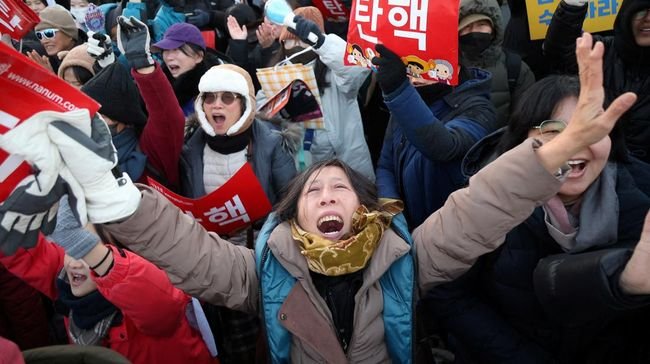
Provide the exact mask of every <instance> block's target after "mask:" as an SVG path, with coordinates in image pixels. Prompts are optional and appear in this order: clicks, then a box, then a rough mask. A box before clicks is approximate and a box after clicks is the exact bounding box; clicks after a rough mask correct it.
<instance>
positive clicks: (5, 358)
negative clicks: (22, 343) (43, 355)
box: [0, 337, 25, 364]
mask: <svg viewBox="0 0 650 364" xmlns="http://www.w3.org/2000/svg"><path fill="white" fill-rule="evenodd" d="M0 353H2V355H0V364H25V360H24V359H23V354H21V353H20V349H18V346H17V345H16V344H14V343H12V342H11V341H9V340H7V339H5V338H3V337H0Z"/></svg>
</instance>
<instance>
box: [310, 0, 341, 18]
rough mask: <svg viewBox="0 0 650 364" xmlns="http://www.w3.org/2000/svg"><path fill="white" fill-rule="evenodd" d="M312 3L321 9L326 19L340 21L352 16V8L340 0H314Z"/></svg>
mask: <svg viewBox="0 0 650 364" xmlns="http://www.w3.org/2000/svg"><path fill="white" fill-rule="evenodd" d="M312 4H313V5H314V6H315V7H316V8H317V9H318V10H320V12H321V14H323V19H325V21H330V22H334V23H340V22H344V21H347V20H348V19H349V18H350V10H349V9H348V8H347V7H346V6H345V5H344V4H343V2H342V1H340V0H313V1H312Z"/></svg>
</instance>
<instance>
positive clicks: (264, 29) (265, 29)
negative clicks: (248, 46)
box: [255, 19, 282, 48]
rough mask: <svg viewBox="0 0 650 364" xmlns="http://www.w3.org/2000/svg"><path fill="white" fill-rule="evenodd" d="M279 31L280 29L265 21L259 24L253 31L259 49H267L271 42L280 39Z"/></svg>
mask: <svg viewBox="0 0 650 364" xmlns="http://www.w3.org/2000/svg"><path fill="white" fill-rule="evenodd" d="M281 30H282V27H280V26H278V25H275V24H271V23H268V22H267V20H266V19H265V20H264V22H263V23H261V24H260V26H259V27H257V30H256V31H255V35H257V41H258V42H259V44H260V47H262V48H268V47H270V46H271V45H273V42H275V40H276V39H278V38H279V37H280V31H281Z"/></svg>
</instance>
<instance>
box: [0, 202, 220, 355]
mask: <svg viewBox="0 0 650 364" xmlns="http://www.w3.org/2000/svg"><path fill="white" fill-rule="evenodd" d="M89 230H92V229H91V228H89ZM89 230H85V229H82V228H80V227H79V223H78V221H77V220H76V218H75V216H74V215H73V212H72V211H71V209H70V207H69V205H68V198H67V197H64V198H63V199H62V200H61V202H60V207H59V213H58V221H57V227H56V230H55V231H54V233H53V234H52V235H51V236H49V237H48V238H45V237H44V236H43V235H41V236H40V237H39V239H38V242H37V244H36V246H34V247H32V248H30V249H19V250H18V251H17V252H16V253H15V254H13V255H4V254H3V253H0V263H2V264H3V265H4V266H6V267H7V269H8V270H9V271H10V272H12V273H13V274H15V275H16V276H18V277H19V278H21V279H22V280H24V281H25V282H26V283H28V284H30V285H31V286H33V287H34V288H36V289H38V290H39V291H41V292H42V293H43V294H45V295H46V296H47V297H49V298H50V299H52V300H54V301H56V306H57V308H58V309H59V310H61V313H62V314H64V318H65V327H66V331H67V334H68V337H69V340H70V343H71V344H74V345H80V346H94V345H96V346H104V347H108V348H110V349H112V350H114V351H116V352H117V353H119V354H122V355H123V356H124V357H125V358H127V359H128V360H129V362H131V363H134V364H149V363H172V362H173V363H202V364H210V363H212V364H218V360H216V359H214V358H213V357H212V355H211V354H210V352H209V351H208V348H207V346H206V344H205V342H204V341H203V338H202V336H201V332H200V331H199V330H198V329H197V328H195V327H194V326H192V324H191V322H192V321H191V320H194V319H195V316H194V313H193V312H192V311H188V305H189V306H190V307H191V298H190V296H188V295H187V294H185V293H183V292H182V291H180V290H179V289H177V288H175V287H174V286H172V284H171V282H170V281H169V278H168V277H167V276H166V275H165V273H164V272H163V271H162V270H160V269H158V268H156V266H154V265H153V264H152V263H149V262H148V261H146V260H144V259H143V258H141V257H139V256H137V255H135V254H134V253H131V252H129V251H126V250H123V249H120V248H118V247H116V246H112V245H104V244H102V243H101V242H100V238H99V236H97V235H96V234H95V233H94V232H91V231H89ZM142 297H146V299H145V300H143V299H140V298H142ZM134 298H135V299H134ZM190 312H192V313H190ZM64 352H65V350H62V351H60V354H61V355H63V353H64ZM46 354H47V353H46V352H44V353H42V354H40V355H41V358H43V357H48V356H47V355H46ZM89 354H90V353H88V354H86V355H89ZM34 355H35V356H36V353H34ZM69 355H70V354H69ZM78 355H79V356H82V355H84V354H83V352H79V354H78ZM54 357H55V355H52V356H51V357H50V359H54ZM69 358H70V357H69ZM28 362H29V361H28ZM98 362H99V361H98ZM118 362H119V363H122V362H124V361H118Z"/></svg>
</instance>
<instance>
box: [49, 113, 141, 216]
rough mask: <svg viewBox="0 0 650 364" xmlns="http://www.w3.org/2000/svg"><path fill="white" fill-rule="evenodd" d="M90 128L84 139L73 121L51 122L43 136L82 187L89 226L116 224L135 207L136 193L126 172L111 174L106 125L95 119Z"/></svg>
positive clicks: (113, 162)
mask: <svg viewBox="0 0 650 364" xmlns="http://www.w3.org/2000/svg"><path fill="white" fill-rule="evenodd" d="M91 126H92V128H91V133H90V136H88V135H87V134H85V133H82V132H81V131H80V130H79V129H78V128H77V125H76V123H75V122H64V121H61V122H59V121H55V122H52V123H50V125H48V131H47V133H48V135H49V137H50V139H51V140H52V142H53V143H54V144H56V146H57V148H58V151H59V153H60V154H61V157H62V158H63V161H64V162H65V165H66V166H67V168H68V169H69V170H70V172H71V174H72V175H73V176H74V178H75V179H76V180H77V181H78V182H79V184H80V185H81V187H82V188H83V192H84V194H85V198H86V206H87V210H88V218H89V220H90V221H91V222H93V223H106V222H112V221H118V220H121V219H123V218H126V217H128V216H130V215H131V214H132V213H133V212H134V211H135V210H136V209H137V208H138V205H139V204H140V191H138V189H137V188H136V187H135V185H133V183H132V182H131V180H130V179H129V177H128V175H127V174H126V173H123V174H122V176H120V177H117V178H116V177H115V176H114V175H113V173H112V169H113V168H114V167H115V165H116V164H117V152H116V150H115V147H114V146H113V143H112V142H111V133H110V131H109V129H108V126H107V125H106V123H105V122H104V121H103V120H101V119H100V118H97V117H96V118H94V119H93V120H92V121H91Z"/></svg>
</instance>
